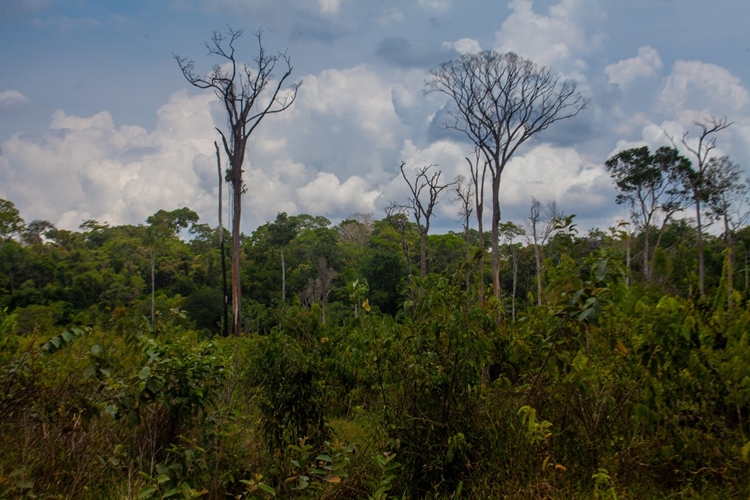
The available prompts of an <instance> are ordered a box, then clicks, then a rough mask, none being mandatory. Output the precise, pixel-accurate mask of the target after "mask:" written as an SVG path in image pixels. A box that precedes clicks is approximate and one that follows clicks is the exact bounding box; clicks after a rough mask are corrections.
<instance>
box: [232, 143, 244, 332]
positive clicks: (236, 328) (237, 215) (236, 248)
mask: <svg viewBox="0 0 750 500" xmlns="http://www.w3.org/2000/svg"><path fill="white" fill-rule="evenodd" d="M243 156H244V155H243ZM235 158H236V157H235ZM243 159H244V158H243ZM233 163H234V162H233ZM232 187H233V195H234V199H233V201H232V334H233V335H235V336H239V335H240V334H241V333H242V291H241V289H240V220H241V217H242V163H241V162H240V164H239V165H232Z"/></svg>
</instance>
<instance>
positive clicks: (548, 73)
mask: <svg viewBox="0 0 750 500" xmlns="http://www.w3.org/2000/svg"><path fill="white" fill-rule="evenodd" d="M431 74H432V79H431V80H429V81H428V82H427V91H428V92H441V93H443V94H446V95H447V96H449V97H450V98H451V99H452V100H453V102H454V103H455V108H454V109H452V110H451V111H450V112H449V113H450V115H451V117H452V118H453V120H452V121H448V122H446V123H445V124H444V126H445V127H447V128H452V129H455V130H459V131H461V132H464V133H465V134H466V135H467V136H469V138H470V139H471V140H472V142H474V144H475V145H477V146H478V147H479V148H480V149H481V150H482V152H483V153H484V155H485V157H486V158H487V160H488V161H490V165H489V166H490V168H491V169H493V175H500V174H502V170H503V168H505V165H506V164H507V161H508V160H509V159H510V157H511V156H512V155H513V153H515V151H516V150H517V149H518V147H519V146H520V145H521V144H523V143H524V142H525V141H526V140H528V139H529V138H530V137H531V136H533V135H534V134H536V133H538V132H541V131H542V130H545V129H546V128H547V127H549V126H550V125H552V124H553V123H554V122H556V121H559V120H564V119H566V118H570V117H572V116H575V115H577V114H578V113H579V112H580V111H581V110H582V109H583V108H584V107H586V105H587V104H588V99H585V98H584V97H583V96H582V95H581V94H580V93H579V92H578V90H577V87H578V85H577V83H576V82H574V81H572V80H563V81H561V80H560V78H559V77H558V76H557V74H556V73H555V72H554V71H552V70H551V69H549V68H546V67H543V66H537V65H536V64H534V63H533V62H532V61H529V60H527V59H523V58H522V57H520V56H518V55H516V54H514V53H512V52H508V53H505V54H502V53H499V52H496V51H489V50H486V51H483V52H480V53H478V54H464V55H462V56H461V57H460V58H459V59H454V60H452V61H448V62H446V63H443V64H441V65H439V66H437V67H435V68H433V69H432V71H431ZM498 159H499V160H500V161H499V162H498V161H497V160H498ZM493 160H494V161H493Z"/></svg>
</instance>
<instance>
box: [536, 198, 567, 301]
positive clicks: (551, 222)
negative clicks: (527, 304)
mask: <svg viewBox="0 0 750 500" xmlns="http://www.w3.org/2000/svg"><path fill="white" fill-rule="evenodd" d="M564 218H565V214H563V213H562V212H561V211H559V210H558V209H557V203H555V202H554V201H551V202H549V203H548V204H547V206H546V207H542V203H541V202H540V201H539V200H537V199H536V198H534V197H533V196H532V197H531V210H530V213H529V229H530V230H531V242H532V244H533V245H534V260H535V261H536V302H537V304H539V305H542V247H543V246H544V245H545V243H547V239H548V238H549V237H550V236H551V235H552V233H553V232H554V231H555V229H556V228H557V227H558V223H559V221H560V220H562V219H564Z"/></svg>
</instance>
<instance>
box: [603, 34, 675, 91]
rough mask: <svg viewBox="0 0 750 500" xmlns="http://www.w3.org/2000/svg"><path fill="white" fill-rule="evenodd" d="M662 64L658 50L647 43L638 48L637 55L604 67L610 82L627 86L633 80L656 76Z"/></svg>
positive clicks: (623, 86) (622, 86)
mask: <svg viewBox="0 0 750 500" xmlns="http://www.w3.org/2000/svg"><path fill="white" fill-rule="evenodd" d="M663 67H664V65H663V64H662V62H661V57H659V52H657V51H656V50H655V49H653V48H651V47H649V46H648V45H646V46H643V47H641V48H640V49H638V56H636V57H631V58H629V59H623V60H622V61H620V62H618V63H615V64H610V65H609V66H607V67H606V68H604V73H606V74H607V76H608V77H609V81H610V83H615V84H617V85H619V86H620V88H623V89H625V88H627V87H628V86H629V85H630V84H631V83H633V82H634V81H635V80H638V79H641V78H651V77H654V76H658V75H659V73H660V72H661V70H662V68H663Z"/></svg>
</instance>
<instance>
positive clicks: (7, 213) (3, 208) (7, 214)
mask: <svg viewBox="0 0 750 500" xmlns="http://www.w3.org/2000/svg"><path fill="white" fill-rule="evenodd" d="M25 227H26V225H25V224H24V222H23V219H22V218H21V216H20V214H19V212H18V209H17V208H16V206H15V205H14V204H13V202H12V201H8V200H4V199H2V198H0V250H2V249H3V246H4V245H5V242H6V241H7V240H9V239H11V238H12V237H13V236H14V235H17V234H20V233H22V232H23V230H24V228H25Z"/></svg>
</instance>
